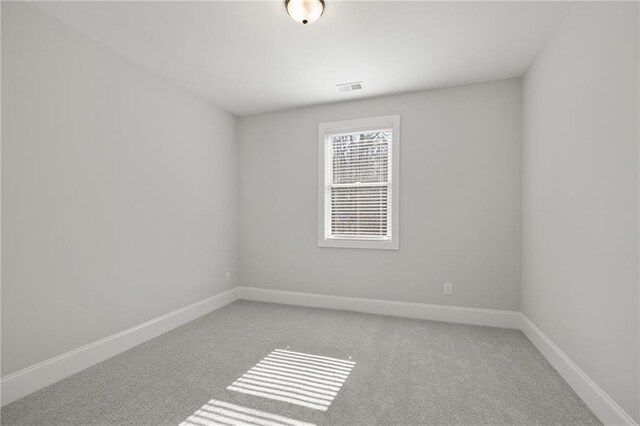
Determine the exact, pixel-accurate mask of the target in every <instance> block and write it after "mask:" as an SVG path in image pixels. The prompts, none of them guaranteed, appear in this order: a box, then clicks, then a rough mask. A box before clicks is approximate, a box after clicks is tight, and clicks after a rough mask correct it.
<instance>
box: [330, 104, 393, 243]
mask: <svg viewBox="0 0 640 426" xmlns="http://www.w3.org/2000/svg"><path fill="white" fill-rule="evenodd" d="M385 127H391V208H390V217H391V238H387V239H380V240H371V239H362V240H359V239H352V238H348V239H347V238H345V239H343V238H326V237H325V226H326V224H327V223H328V221H327V215H330V214H331V213H330V199H329V198H328V194H330V189H328V188H330V186H328V185H330V180H329V179H330V176H325V170H326V169H327V168H326V161H327V160H328V159H326V158H325V152H326V149H325V144H326V143H327V142H326V136H327V135H330V134H335V133H346V132H358V131H366V130H372V129H380V128H385ZM329 160H330V159H329ZM399 219H400V115H385V116H380V117H369V118H360V119H356V120H344V121H333V122H329V123H320V124H319V125H318V247H341V248H359V249H383V250H398V249H399V248H400V220H399Z"/></svg>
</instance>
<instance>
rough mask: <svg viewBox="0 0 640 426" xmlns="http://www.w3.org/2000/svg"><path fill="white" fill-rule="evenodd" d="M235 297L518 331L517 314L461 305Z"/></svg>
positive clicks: (277, 294)
mask: <svg viewBox="0 0 640 426" xmlns="http://www.w3.org/2000/svg"><path fill="white" fill-rule="evenodd" d="M237 289H238V298H239V299H245V300H253V301H257V302H271V303H282V304H285V305H297V306H307V307H313V308H325V309H338V310H344V311H354V312H363V313H367V314H378V315H388V316H394V317H405V318H416V319H423V320H433V321H443V322H453V323H460V324H472V325H483V326H489V327H500V328H515V329H518V328H520V312H515V311H502V310H496V309H481V308H464V307H460V306H446V305H431V304H426V303H412V302H399V301H393V300H379V299H363V298H358V297H344V296H329V295H325V294H316V293H301V292H297V291H284V290H270V289H264V288H257V287H237Z"/></svg>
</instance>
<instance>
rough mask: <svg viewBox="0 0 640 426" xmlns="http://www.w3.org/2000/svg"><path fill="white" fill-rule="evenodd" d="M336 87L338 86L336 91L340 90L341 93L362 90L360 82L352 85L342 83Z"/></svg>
mask: <svg viewBox="0 0 640 426" xmlns="http://www.w3.org/2000/svg"><path fill="white" fill-rule="evenodd" d="M336 86H338V90H340V91H341V92H351V91H353V90H362V82H361V81H355V82H353V83H342V84H337V85H336Z"/></svg>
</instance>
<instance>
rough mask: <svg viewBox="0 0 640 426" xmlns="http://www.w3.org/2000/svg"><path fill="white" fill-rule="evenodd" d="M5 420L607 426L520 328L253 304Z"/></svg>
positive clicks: (6, 414) (224, 312)
mask: <svg viewBox="0 0 640 426" xmlns="http://www.w3.org/2000/svg"><path fill="white" fill-rule="evenodd" d="M276 349H280V351H275V350H276ZM272 352H273V353H272ZM283 352H284V353H283ZM294 352H297V353H298V354H295V353H294ZM270 354H271V355H270ZM265 357H269V358H267V359H266V360H264V358H265ZM331 358H333V360H332V359H331ZM261 360H262V361H261ZM258 363H260V364H258ZM256 364H258V365H256ZM283 365H284V366H285V367H286V366H290V367H291V368H290V369H289V368H283ZM301 366H302V368H301ZM249 370H252V371H249ZM309 372H311V374H308V373H309ZM256 373H257V374H256ZM293 373H295V374H293ZM239 379H241V380H239ZM264 379H267V380H264ZM290 379H294V380H290ZM332 380H333V381H332ZM294 382H295V383H294ZM337 382H339V383H337ZM258 385H259V386H258ZM273 385H276V386H273ZM292 386H296V389H298V390H305V389H306V390H305V391H304V392H299V391H298V390H296V389H294V388H292ZM227 387H230V389H227ZM238 389H240V391H239V390H238ZM319 389H323V390H324V391H321V390H319ZM327 390H328V392H326V391H327ZM297 392H298V393H297ZM321 394H322V395H330V396H329V397H323V396H322V395H321ZM274 395H275V396H274ZM291 395H294V396H297V395H302V396H297V397H296V398H292V397H290V396H291ZM300 401H305V402H311V403H309V404H306V405H300V404H301V403H300ZM318 405H319V406H320V407H324V408H320V409H318ZM1 414H2V424H7V425H9V424H12V425H22V424H25V425H26V424H31V425H36V424H37V425H47V426H53V425H67V424H78V425H89V424H103V425H124V424H130V425H164V424H167V425H178V424H180V423H182V422H185V423H184V424H185V425H194V426H201V425H206V424H214V423H221V424H234V422H248V423H250V424H261V425H266V426H268V425H287V426H295V425H302V424H303V423H302V422H305V423H310V424H316V425H374V424H377V425H418V424H425V425H454V424H456V425H461V424H464V425H499V424H509V425H512V424H532V425H533V424H535V425H541V424H544V425H547V424H554V425H558V424H575V425H578V424H579V425H589V424H600V423H599V421H598V419H597V418H596V417H595V416H594V415H593V414H592V413H591V411H590V410H589V409H588V408H587V407H586V406H585V404H584V403H583V402H582V401H581V400H580V399H579V398H578V396H577V395H576V394H575V393H574V392H573V391H572V390H571V388H570V387H569V385H567V384H566V383H565V382H564V381H563V380H562V378H561V377H560V376H559V375H558V373H557V372H556V371H555V370H554V369H553V368H552V367H551V366H550V365H549V363H548V362H547V361H546V360H545V359H544V358H543V357H542V355H540V353H539V352H538V351H537V350H536V349H535V348H534V346H533V345H532V344H531V343H530V342H529V341H528V340H527V338H526V337H525V336H524V335H523V334H522V333H521V332H520V331H516V330H504V329H497V328H488V327H476V326H466V325H456V324H448V323H439V322H432V321H420V320H411V319H402V318H392V317H384V316H377V315H366V314H358V313H352V312H341V311H331V310H322V309H311V308H302V307H292V306H285V305H275V304H268V303H256V302H247V301H238V302H235V303H233V304H231V305H228V306H226V307H224V308H222V309H220V310H218V311H216V312H213V313H212V314H209V315H206V316H204V317H201V318H199V319H197V320H195V321H193V322H191V323H189V324H187V325H185V326H182V327H180V328H177V329H175V330H173V331H171V332H169V333H166V334H164V335H162V336H160V337H158V338H156V339H154V340H151V341H149V342H147V343H144V344H142V345H140V346H137V347H135V348H133V349H131V350H129V351H127V352H125V353H123V354H120V355H118V356H116V357H113V358H111V359H109V360H107V361H105V362H103V363H100V364H98V365H96V366H94V367H91V368H89V369H87V370H85V371H82V372H80V373H78V374H76V375H74V376H71V377H69V378H67V379H65V380H62V381H60V382H58V383H56V384H54V385H52V386H49V387H47V388H45V389H43V390H41V391H38V392H36V393H34V394H31V395H29V396H27V397H25V398H23V399H21V400H19V401H16V402H14V403H12V404H9V405H7V406H6V407H4V408H3V409H2V412H1Z"/></svg>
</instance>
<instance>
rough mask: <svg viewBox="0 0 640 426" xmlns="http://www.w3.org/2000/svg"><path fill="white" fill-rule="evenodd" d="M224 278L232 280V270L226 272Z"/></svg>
mask: <svg viewBox="0 0 640 426" xmlns="http://www.w3.org/2000/svg"><path fill="white" fill-rule="evenodd" d="M224 280H225V281H226V282H229V281H231V272H227V273H226V274H224Z"/></svg>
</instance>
